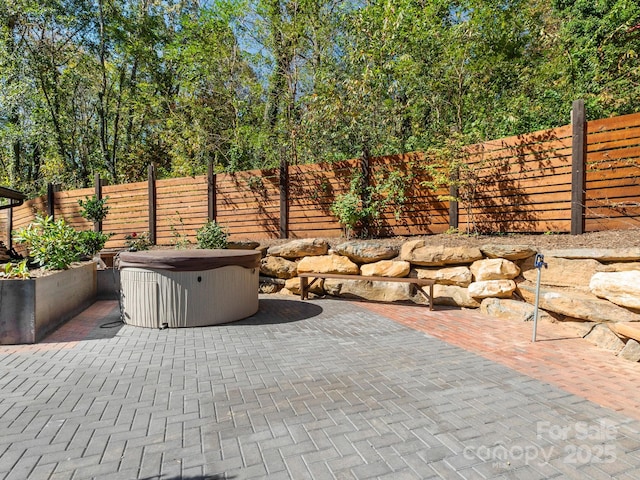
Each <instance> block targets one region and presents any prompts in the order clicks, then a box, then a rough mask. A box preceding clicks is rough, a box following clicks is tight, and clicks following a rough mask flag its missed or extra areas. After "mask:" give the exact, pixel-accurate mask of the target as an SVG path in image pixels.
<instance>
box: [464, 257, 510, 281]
mask: <svg viewBox="0 0 640 480" xmlns="http://www.w3.org/2000/svg"><path fill="white" fill-rule="evenodd" d="M469 268H470V269H471V273H473V277H474V279H475V281H477V282H479V281H483V280H512V279H514V278H516V277H517V276H518V275H519V274H520V267H518V266H517V265H516V264H515V263H513V262H512V261H510V260H505V259H504V258H488V259H484V260H476V261H475V262H473V263H472V264H471V267H469Z"/></svg>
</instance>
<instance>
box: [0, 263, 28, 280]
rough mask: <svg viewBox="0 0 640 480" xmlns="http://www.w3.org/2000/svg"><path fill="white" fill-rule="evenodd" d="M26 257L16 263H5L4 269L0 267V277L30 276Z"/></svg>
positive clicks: (22, 277) (23, 277)
mask: <svg viewBox="0 0 640 480" xmlns="http://www.w3.org/2000/svg"><path fill="white" fill-rule="evenodd" d="M28 262H29V260H28V259H26V258H25V259H24V260H22V261H21V262H18V263H13V262H9V263H5V265H4V269H0V277H2V278H20V279H22V280H25V279H27V278H29V277H30V274H29V265H27V263H28Z"/></svg>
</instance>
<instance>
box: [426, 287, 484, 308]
mask: <svg viewBox="0 0 640 480" xmlns="http://www.w3.org/2000/svg"><path fill="white" fill-rule="evenodd" d="M433 304H434V305H449V306H452V307H461V308H479V307H480V302H479V301H478V300H476V299H475V298H473V297H472V296H471V295H469V290H467V289H466V288H463V287H458V286H455V285H437V284H436V285H434V286H433Z"/></svg>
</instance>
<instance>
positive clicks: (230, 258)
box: [120, 249, 262, 272]
mask: <svg viewBox="0 0 640 480" xmlns="http://www.w3.org/2000/svg"><path fill="white" fill-rule="evenodd" d="M261 257H262V254H261V253H260V252H259V251H257V250H226V249H217V250H204V249H202V250H199V249H198V250H144V251H142V252H122V253H120V268H126V267H136V268H150V269H155V270H168V271H173V272H199V271H204V270H212V269H214V268H220V267H226V266H227V265H237V266H240V267H244V268H258V267H260V258H261Z"/></svg>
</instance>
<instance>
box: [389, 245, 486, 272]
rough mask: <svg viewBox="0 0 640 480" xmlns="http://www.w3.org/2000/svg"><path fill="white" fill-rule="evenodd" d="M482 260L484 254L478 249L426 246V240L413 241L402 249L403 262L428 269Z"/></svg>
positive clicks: (401, 257)
mask: <svg viewBox="0 0 640 480" xmlns="http://www.w3.org/2000/svg"><path fill="white" fill-rule="evenodd" d="M481 258H482V252H481V251H480V249H479V248H477V247H443V246H441V245H437V246H434V245H426V242H425V241H424V240H411V241H409V242H405V243H404V244H403V245H402V247H401V248H400V259H401V260H405V261H407V262H410V263H412V264H414V265H422V266H427V267H429V266H444V265H456V264H462V263H472V262H475V261H476V260H480V259H481Z"/></svg>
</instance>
